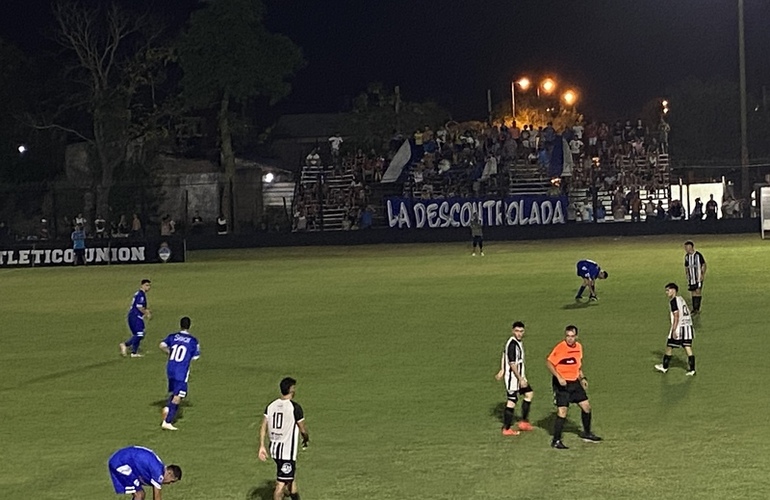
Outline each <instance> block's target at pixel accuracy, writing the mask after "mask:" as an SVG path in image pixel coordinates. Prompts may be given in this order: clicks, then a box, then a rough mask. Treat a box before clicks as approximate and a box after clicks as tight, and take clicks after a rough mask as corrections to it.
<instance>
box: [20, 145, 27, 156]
mask: <svg viewBox="0 0 770 500" xmlns="http://www.w3.org/2000/svg"><path fill="white" fill-rule="evenodd" d="M26 152H27V146H25V145H24V144H22V145H21V146H19V154H20V155H23V154H24V153H26Z"/></svg>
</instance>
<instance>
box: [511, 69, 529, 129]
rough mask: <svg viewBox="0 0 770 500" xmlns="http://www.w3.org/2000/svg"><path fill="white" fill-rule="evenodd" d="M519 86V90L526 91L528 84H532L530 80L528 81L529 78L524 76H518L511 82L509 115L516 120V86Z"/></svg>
mask: <svg viewBox="0 0 770 500" xmlns="http://www.w3.org/2000/svg"><path fill="white" fill-rule="evenodd" d="M517 85H518V86H519V88H520V89H521V90H524V91H526V90H527V89H528V88H529V86H530V85H532V82H530V81H529V78H527V77H526V76H525V77H524V78H520V79H519V80H517V81H513V82H511V116H512V117H513V120H514V121H515V120H516V86H517Z"/></svg>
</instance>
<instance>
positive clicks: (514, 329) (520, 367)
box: [495, 321, 534, 436]
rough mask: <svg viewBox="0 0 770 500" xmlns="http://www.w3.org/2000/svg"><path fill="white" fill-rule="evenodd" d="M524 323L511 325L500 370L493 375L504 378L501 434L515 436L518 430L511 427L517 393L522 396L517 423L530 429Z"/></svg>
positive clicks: (523, 427)
mask: <svg viewBox="0 0 770 500" xmlns="http://www.w3.org/2000/svg"><path fill="white" fill-rule="evenodd" d="M523 337H524V323H522V322H521V321H517V322H515V323H514V324H513V325H512V326H511V338H509V339H508V342H506V343H505V348H504V349H503V357H502V360H501V366H500V371H499V372H497V374H496V375H495V379H497V380H505V391H506V394H507V400H506V403H505V409H504V410H503V435H504V436H515V435H517V434H519V431H516V430H514V429H511V425H513V410H514V408H516V402H517V401H518V400H519V395H521V396H523V399H524V401H523V402H522V404H521V420H520V421H519V423H518V427H519V430H522V431H531V430H533V427H532V424H530V423H529V407H530V404H532V396H534V392H532V387H530V385H529V381H528V380H527V378H526V377H525V375H524V344H523V343H522V339H523Z"/></svg>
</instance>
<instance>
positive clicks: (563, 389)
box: [553, 380, 588, 407]
mask: <svg viewBox="0 0 770 500" xmlns="http://www.w3.org/2000/svg"><path fill="white" fill-rule="evenodd" d="M587 399H588V395H587V394H586V390H585V389H583V386H582V385H581V383H580V381H579V380H572V381H568V382H567V385H566V386H561V385H559V383H558V382H555V381H554V385H553V402H554V404H555V405H556V406H559V407H562V406H569V405H570V403H582V402H583V401H586V400H587Z"/></svg>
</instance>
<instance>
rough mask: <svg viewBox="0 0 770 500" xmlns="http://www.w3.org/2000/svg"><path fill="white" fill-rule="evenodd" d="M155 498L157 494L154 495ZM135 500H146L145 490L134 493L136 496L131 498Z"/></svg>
mask: <svg viewBox="0 0 770 500" xmlns="http://www.w3.org/2000/svg"><path fill="white" fill-rule="evenodd" d="M153 496H155V494H154V493H153ZM131 498H132V499H133V500H144V490H139V491H137V492H135V493H134V496H132V497H131Z"/></svg>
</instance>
